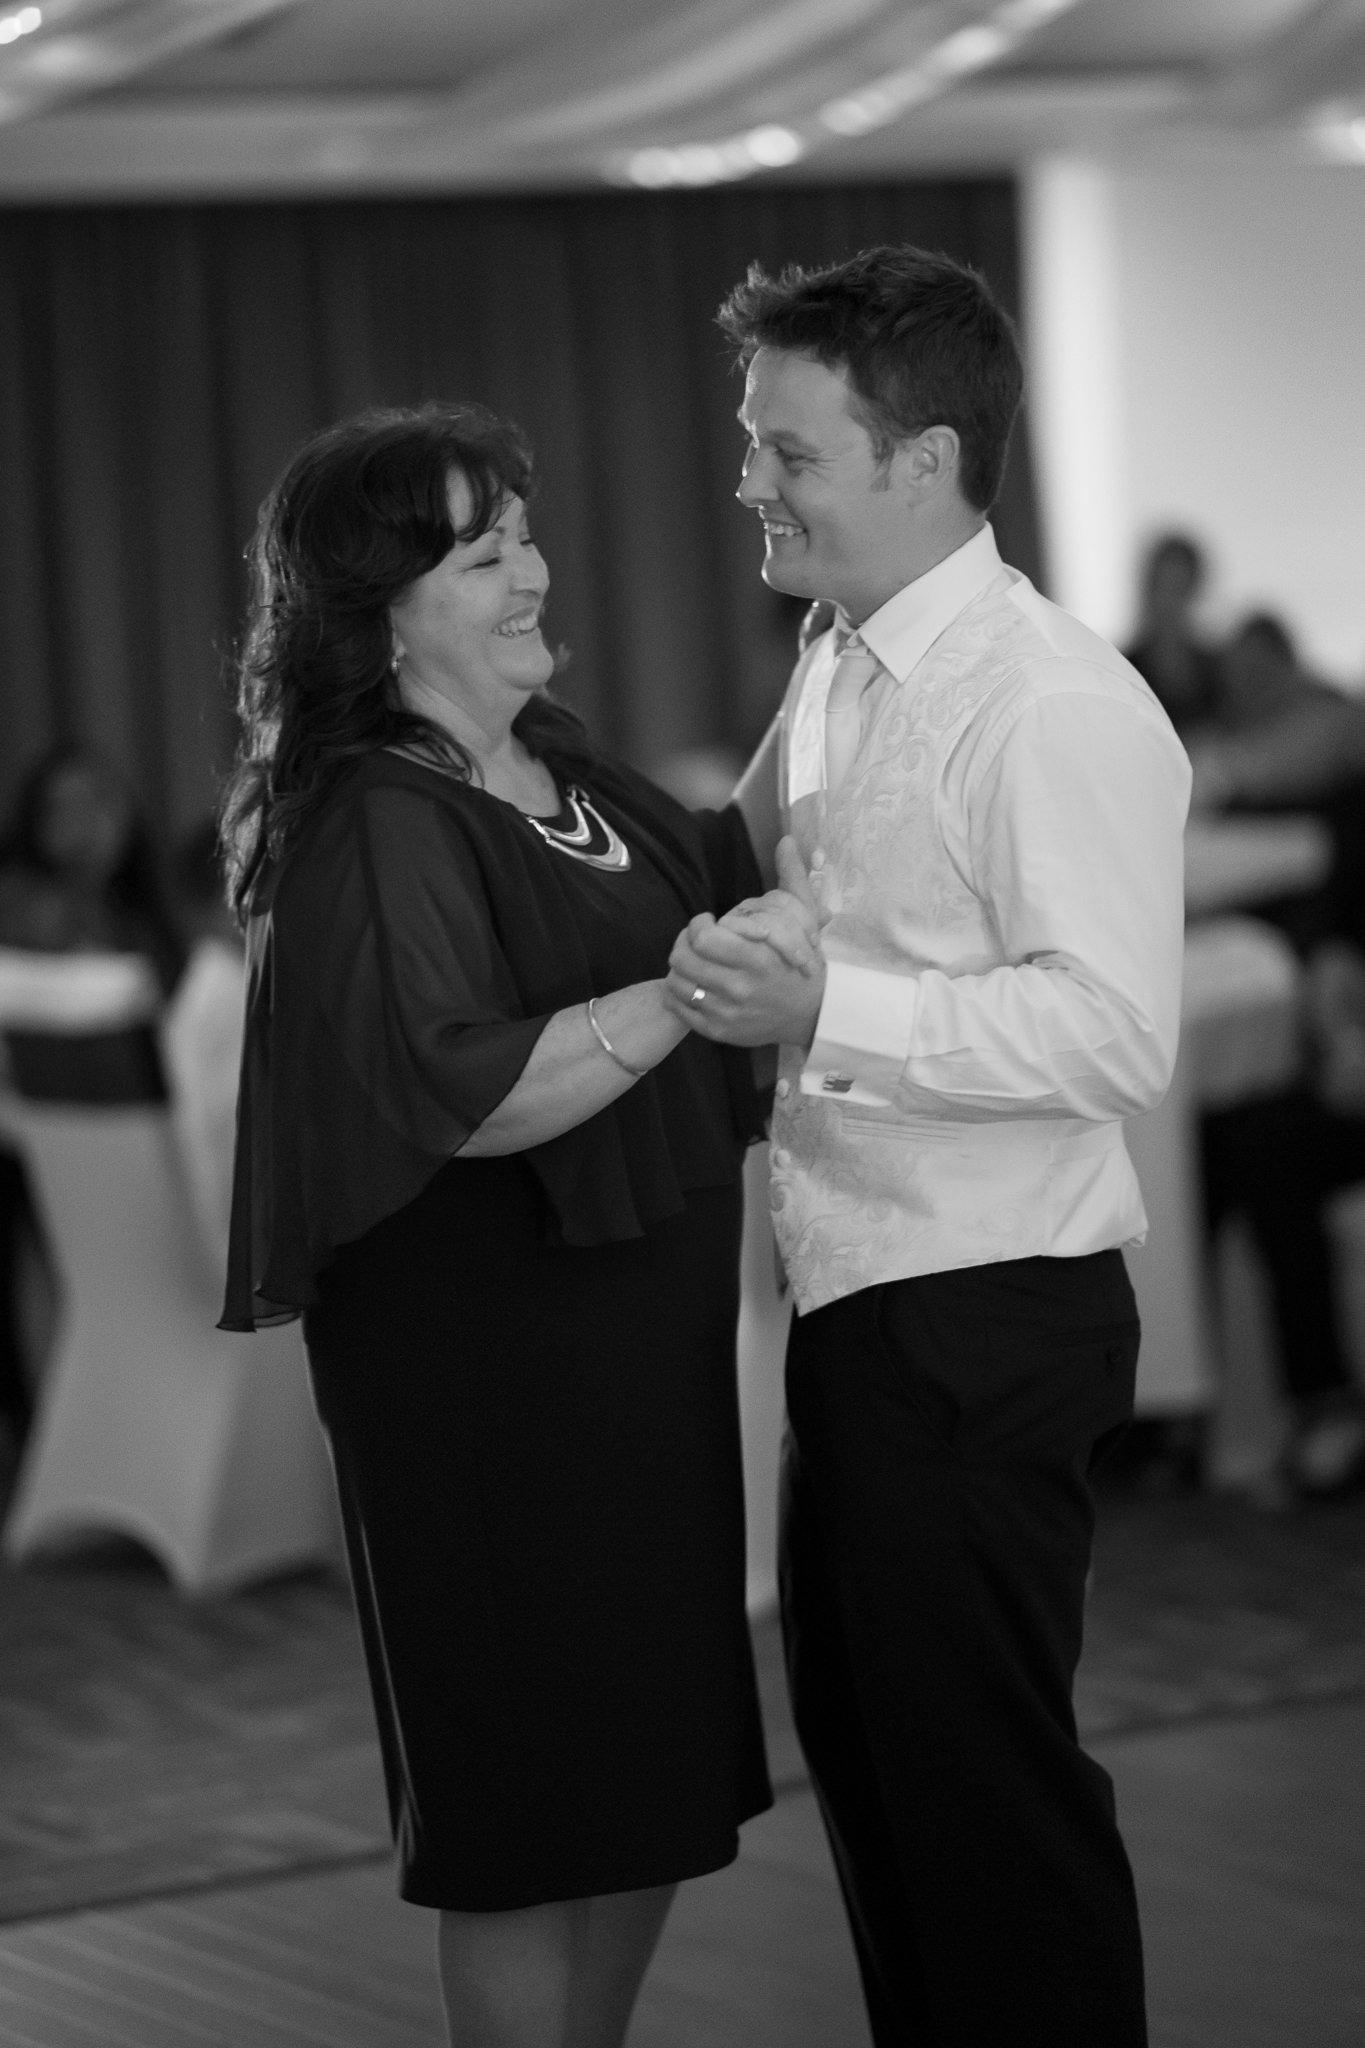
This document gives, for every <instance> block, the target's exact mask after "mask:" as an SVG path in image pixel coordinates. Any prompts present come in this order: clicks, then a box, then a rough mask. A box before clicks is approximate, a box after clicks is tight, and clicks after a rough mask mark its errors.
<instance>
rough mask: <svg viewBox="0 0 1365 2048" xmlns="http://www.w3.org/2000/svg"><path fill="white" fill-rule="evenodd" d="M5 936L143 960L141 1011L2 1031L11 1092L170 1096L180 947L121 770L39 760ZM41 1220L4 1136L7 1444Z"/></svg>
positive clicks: (23, 789)
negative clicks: (165, 1003) (156, 1020)
mask: <svg viewBox="0 0 1365 2048" xmlns="http://www.w3.org/2000/svg"><path fill="white" fill-rule="evenodd" d="M0 947H2V948H6V949H14V950H15V951H16V952H18V953H21V954H28V953H126V954H135V955H139V956H141V958H142V959H143V960H145V962H146V981H147V988H146V1000H145V1004H144V1005H143V1009H144V1013H145V1014H144V1016H143V1018H142V1020H141V1021H138V1022H133V1023H127V1024H124V1025H121V1026H119V1027H117V1028H107V1029H95V1030H84V1031H75V1030H73V1029H70V1028H67V1029H63V1030H61V1031H56V1030H46V1031H45V1030H38V1029H34V1028H31V1027H29V1028H24V1029H20V1028H18V1027H14V1028H11V1029H9V1030H6V1031H5V1032H4V1034H3V1040H2V1041H0V1076H2V1077H4V1079H6V1080H7V1081H8V1083H9V1085H11V1086H12V1087H13V1088H14V1089H15V1090H16V1092H17V1093H19V1094H21V1095H24V1096H27V1097H29V1098H30V1099H33V1100H37V1101H48V1102H64V1103H104V1104H108V1103H129V1102H147V1101H152V1102H159V1101H161V1100H162V1099H163V1098H164V1096H165V1092H166V1091H165V1083H164V1080H163V1077H162V1071H161V1062H160V1057H159V1054H158V1050H157V1040H156V1032H155V1028H154V1024H153V1021H152V1016H151V1014H150V1012H152V1011H153V1010H154V1009H155V1008H156V1006H157V1003H158V998H159V996H164V995H166V994H167V993H168V992H169V990H170V988H171V987H172V985H173V983H174V982H175V979H176V976H177V975H178V973H179V970H180V965H181V960H182V957H183V955H182V951H181V946H180V940H179V937H178V935H177V932H176V929H175V925H174V923H173V920H172V918H171V916H170V913H169V911H168V909H167V907H166V901H165V897H164V893H163V891H162V888H161V883H160V877H159V873H158V868H157V862H156V855H155V852H154V850H153V845H152V839H151V834H150V833H149V831H148V830H147V827H146V826H145V824H144V823H143V822H142V820H141V818H140V817H139V815H138V813H137V810H136V808H135V806H134V803H133V800H132V798H131V796H130V795H129V793H128V790H127V788H126V787H125V786H124V784H123V783H122V781H121V780H120V779H119V777H118V776H117V775H116V774H115V773H114V771H113V769H112V768H111V767H110V766H109V765H108V763H107V762H105V761H104V760H103V759H102V757H101V756H100V755H98V754H96V753H94V752H92V751H91V750H89V749H88V748H85V747H81V746H77V745H74V744H72V743H69V742H64V743H62V744H61V745H58V746H55V747H53V748H51V749H50V750H49V751H48V752H47V753H45V754H44V755H42V756H41V758H40V759H39V760H38V761H37V762H35V763H34V765H33V767H32V768H31V769H30V770H29V772H28V774H27V775H26V776H25V777H24V780H23V782H22V784H21V785H20V789H19V794H18V798H17V801H16V805H15V812H14V818H13V822H12V824H11V826H10V828H9V830H8V831H7V832H6V833H5V834H4V836H3V838H2V839H0ZM26 1241H27V1244H28V1245H29V1246H30V1247H31V1246H34V1245H39V1246H40V1245H41V1242H42V1230H41V1225H40V1223H39V1220H38V1217H37V1214H36V1211H35V1207H34V1203H33V1198H32V1195H31V1192H30V1190H29V1185H28V1180H27V1176H26V1174H25V1172H24V1167H23V1163H22V1161H21V1160H20V1158H19V1156H18V1154H17V1153H16V1152H14V1151H13V1150H11V1149H10V1148H9V1147H7V1146H4V1145H0V1422H3V1423H5V1424H6V1425H7V1426H8V1435H9V1437H10V1439H11V1441H12V1449H11V1455H13V1453H14V1452H16V1451H17V1450H18V1449H19V1448H20V1447H21V1446H22V1445H23V1443H24V1441H25V1440H26V1438H27V1435H28V1431H29V1427H30V1424H31V1422H32V1414H33V1397H32V1391H31V1385H30V1381H31V1373H30V1368H29V1363H28V1360H27V1357H26V1346H25V1342H24V1337H23V1332H22V1327H21V1326H22V1317H21V1315H20V1312H19V1289H20V1269H21V1261H22V1258H23V1256H24V1252H25V1243H26Z"/></svg>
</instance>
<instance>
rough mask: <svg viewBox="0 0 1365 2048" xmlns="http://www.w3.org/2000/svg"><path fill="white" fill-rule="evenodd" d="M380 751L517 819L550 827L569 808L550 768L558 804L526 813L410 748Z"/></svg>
mask: <svg viewBox="0 0 1365 2048" xmlns="http://www.w3.org/2000/svg"><path fill="white" fill-rule="evenodd" d="M380 751H381V752H382V753H385V754H392V755H394V756H395V758H396V759H398V760H400V761H410V762H411V763H412V764H413V766H414V767H416V768H429V769H430V770H431V772H432V774H433V775H439V776H441V777H442V778H443V779H444V780H445V781H446V782H453V783H454V784H455V785H456V787H457V788H460V789H476V790H478V792H479V794H480V795H481V796H489V797H492V799H493V801H494V803H497V804H505V805H506V807H507V809H508V810H509V811H515V812H516V813H517V815H518V817H522V818H538V819H539V820H540V823H541V824H542V825H552V824H553V823H554V821H555V819H556V818H562V817H563V815H564V813H565V811H566V810H567V809H568V807H569V800H568V797H567V796H566V795H565V794H564V791H563V790H562V789H561V788H560V787H559V783H558V782H557V781H556V780H555V776H554V771H553V770H552V769H550V768H547V769H546V770H545V772H546V774H547V775H548V776H549V777H550V780H551V781H552V782H554V786H555V795H556V796H557V797H558V798H559V802H558V803H557V804H556V805H555V808H554V809H553V810H552V811H528V810H525V809H523V807H522V805H520V804H519V803H517V802H515V801H514V799H513V798H511V797H510V796H499V795H498V792H497V791H496V790H495V789H490V788H489V787H488V785H487V783H485V782H476V781H475V780H474V778H473V777H472V776H469V777H465V776H463V775H456V774H455V773H454V771H453V769H450V768H446V767H444V766H443V765H442V763H441V762H440V761H433V760H431V759H429V757H428V756H427V755H425V754H419V753H417V752H415V751H414V750H413V749H412V748H410V747H383V748H381V750H380Z"/></svg>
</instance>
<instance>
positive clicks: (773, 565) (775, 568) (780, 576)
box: [762, 548, 820, 599]
mask: <svg viewBox="0 0 1365 2048" xmlns="http://www.w3.org/2000/svg"><path fill="white" fill-rule="evenodd" d="M762 573H763V581H764V582H765V583H766V584H767V586H768V588H769V590H780V591H781V592H782V595H783V596H784V597H808V598H811V599H815V598H817V597H818V596H819V595H820V593H819V591H818V590H815V589H813V588H812V584H811V578H810V576H809V574H808V573H806V572H805V570H804V565H803V564H802V563H800V562H784V561H782V560H780V559H779V557H778V556H776V555H774V553H773V551H772V549H771V548H769V550H768V551H767V553H766V554H765V555H764V557H763V572H762Z"/></svg>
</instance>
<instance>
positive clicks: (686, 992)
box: [664, 838, 825, 1046]
mask: <svg viewBox="0 0 1365 2048" xmlns="http://www.w3.org/2000/svg"><path fill="white" fill-rule="evenodd" d="M777 873H778V881H779V883H780V885H781V886H780V887H778V888H776V889H770V890H769V891H768V893H767V895H766V896H756V897H749V898H747V899H746V900H745V901H744V902H743V903H738V904H736V906H735V908H734V909H733V910H730V911H727V912H726V914H725V916H724V917H723V918H721V920H720V921H719V923H717V921H716V919H715V918H714V917H712V916H710V915H709V913H705V912H704V913H703V914H702V915H701V916H700V917H694V918H693V920H692V922H691V924H689V925H688V927H687V929H686V931H684V932H683V933H682V934H681V935H680V936H679V938H678V942H677V944H676V945H675V946H674V948H673V952H672V956H671V958H670V960H669V973H668V979H667V981H666V982H665V983H664V995H665V998H666V1000H667V1002H668V1006H669V1008H670V1009H671V1010H672V1011H673V1012H674V1013H675V1015H676V1016H678V1017H680V1018H681V1019H682V1020H683V1021H684V1023H686V1024H687V1025H688V1026H689V1027H690V1029H692V1030H693V1031H696V1032H699V1033H700V1034H701V1035H702V1037H704V1038H713V1039H718V1040H720V1041H721V1042H722V1043H724V1044H727V1045H771V1044H781V1045H801V1046H805V1045H809V1044H810V1042H811V1039H812V1038H813V1037H814V1035H815V1023H816V1019H817V1018H818V1017H819V1015H820V1004H821V1002H822V1001H823V1000H824V993H825V963H824V959H823V957H822V955H821V952H820V942H819V932H820V924H821V916H820V910H819V906H818V904H817V903H816V901H815V896H814V892H813V891H812V889H811V885H810V877H809V876H808V875H807V873H806V870H805V867H804V865H803V864H802V860H801V856H800V854H799V853H798V852H797V850H796V843H795V841H794V840H792V839H789V838H788V839H782V840H779V842H778V847H777ZM699 989H700V990H701V991H703V993H702V995H701V997H700V999H696V992H697V990H699Z"/></svg>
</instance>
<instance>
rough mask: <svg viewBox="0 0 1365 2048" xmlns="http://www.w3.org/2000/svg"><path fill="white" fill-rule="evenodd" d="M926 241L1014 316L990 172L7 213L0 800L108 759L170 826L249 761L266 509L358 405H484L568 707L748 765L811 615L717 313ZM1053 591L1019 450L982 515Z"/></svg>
mask: <svg viewBox="0 0 1365 2048" xmlns="http://www.w3.org/2000/svg"><path fill="white" fill-rule="evenodd" d="M880 241H914V242H919V243H921V244H924V245H925V246H927V247H930V248H936V249H944V250H947V251H948V252H949V253H950V254H952V255H954V256H957V257H959V258H961V259H964V260H966V261H968V262H971V263H973V264H975V265H976V266H977V267H978V268H980V269H981V270H983V271H984V272H985V274H986V275H987V276H988V277H989V278H990V279H991V281H992V282H993V284H994V285H995V287H996V289H997V290H998V292H999V293H1000V295H1001V297H1002V298H1003V300H1004V301H1005V303H1006V304H1007V305H1009V306H1011V307H1015V306H1016V305H1017V299H1018V257H1017V236H1016V213H1015V197H1014V190H1013V187H1012V185H1011V184H1009V183H1008V182H1006V181H1003V180H992V181H982V180H976V181H962V182H956V183H940V184H916V185H894V186H877V187H847V186H838V187H831V188H825V189H812V190H800V189H793V188H791V187H780V188H779V187H767V188H759V187H752V186H751V187H745V188H740V189H730V190H722V191H718V192H707V193H688V194H681V195H679V194H667V195H664V194H658V195H635V194H602V195H587V196H584V195H574V196H564V195H559V196H553V197H543V198H506V199H450V200H436V201H433V200H420V201H412V202H401V203H400V202H393V201H385V202H365V203H357V204H340V205H338V204H304V203H300V204H291V205H233V206H155V207H118V208H97V207H87V208H72V209H67V208H62V209H47V208H37V207H34V208H24V209H11V210H7V211H0V695H2V701H3V723H4V737H5V744H4V755H3V776H4V782H3V787H0V802H4V801H6V800H7V798H8V796H9V794H10V793H11V792H12V789H13V785H14V783H15V781H16V779H17V777H18V775H19V774H20V773H21V772H22V769H23V767H24V765H25V763H26V762H27V761H28V760H29V759H31V758H32V757H33V756H34V755H35V754H36V753H37V752H38V751H39V750H40V749H41V748H42V747H44V746H45V745H46V744H48V743H49V742H50V741H52V740H54V739H57V738H63V739H65V738H73V739H79V740H83V741H88V742H92V743H94V744H96V745H98V746H99V747H101V748H103V749H104V750H105V751H106V752H107V753H108V754H109V755H111V756H112V757H113V759H114V760H115V761H116V762H117V763H118V764H120V765H121V766H122V767H123V768H124V769H125V770H126V771H127V773H128V774H129V775H130V776H131V777H132V779H133V781H134V784H135V786H136V788H137V790H138V792H139V794H140V795H141V797H142V799H143V801H144V802H145V803H146V805H147V807H148V810H149V812H150V814H151V816H152V818H153V820H154V821H155V822H156V823H157V824H158V826H159V827H160V828H161V829H162V830H163V831H168V832H169V831H178V830H181V829H183V828H184V827H186V826H187V825H189V824H191V823H193V822H194V821H196V820H197V819H198V818H200V817H201V816H202V815H203V814H204V813H205V812H206V811H207V810H208V808H209V807H210V805H211V804H212V801H213V796H214V788H215V778H216V775H217V774H218V773H219V772H220V771H221V769H222V768H223V766H224V765H225V764H226V762H227V760H228V759H229V758H230V754H231V747H232V714H231V708H230V689H229V686H228V682H227V667H228V662H229V658H230V653H231V648H232V644H233V641H234V638H235V636H236V633H237V631H238V627H239V623H240V617H241V609H242V602H243V596H244V587H245V579H244V574H243V565H242V556H243V550H244V547H245V545H246V542H247V539H248V537H249V535H250V532H251V529H252V525H253V521H254V516H255V509H256V506H257V504H258V503H259V501H260V499H261V497H262V495H263V494H264V492H265V490H266V489H267V487H268V485H269V484H270V482H271V479H272V478H273V477H274V476H275V474H276V473H277V472H278V470H279V469H280V467H281V465H282V463H283V462H284V461H285V459H286V457H287V456H288V455H289V454H290V452H291V450H292V449H293V448H294V447H295V446H296V445H297V443H298V442H299V441H300V440H301V439H302V438H303V437H304V436H305V435H306V434H308V433H309V432H310V431H312V430H313V429H314V428H316V427H319V426H321V425H323V424H325V423H327V422H328V421H331V420H334V419H337V418H339V417H341V416H342V415H344V414H346V413H349V412H352V411H355V410H357V409H358V408H360V407H363V406H367V405H373V404H388V405H393V404H406V403H411V402H414V401H418V400H421V399H423V398H427V397H437V396H439V397H471V398H478V399H481V400H483V401H484V402H485V403H486V404H488V405H491V406H493V407H494V408H495V409H497V410H499V411H502V412H504V413H507V414H509V415H510V416H511V417H512V418H514V419H516V420H518V421H519V422H520V423H521V424H522V425H523V426H524V427H525V428H526V429H527V430H528V432H529V433H530V435H531V437H532V440H533V442H534V444H535V447H536V450H537V455H538V458H539V468H540V475H541V480H542V481H541V496H540V502H539V506H538V512H537V522H536V523H537V529H538V538H539V539H540V541H541V544H542V546H543V548H544V551H545V554H546V556H547V558H548V561H549V564H550V570H551V576H552V589H551V599H550V612H549V615H548V626H549V631H550V634H551V637H552V638H553V639H555V640H557V641H561V642H562V643H563V644H564V645H566V646H567V647H568V648H569V649H570V650H571V651H572V662H571V665H570V668H569V670H568V672H567V675H566V678H565V686H566V690H567V694H568V695H569V697H570V699H571V700H572V701H573V702H574V703H575V704H576V705H577V707H578V709H579V710H580V711H581V712H582V714H583V715H584V716H585V717H586V718H587V720H588V722H589V724H590V725H591V726H592V728H593V730H594V731H595V732H596V733H597V734H598V736H599V737H600V738H601V739H602V740H604V741H605V742H606V743H607V744H608V745H610V746H612V747H614V748H616V749H617V750H619V751H620V752H622V753H624V754H625V755H627V756H628V757H629V758H631V759H633V760H634V761H636V762H637V763H639V764H640V765H642V766H644V767H645V768H650V767H655V766H658V765H659V764H660V763H661V762H662V761H664V760H665V759H666V758H667V757H668V756H670V755H672V754H674V753H675V752H677V751H678V750H681V749H685V748H690V747H694V746H698V745H702V744H715V743H724V744H728V745H730V746H732V747H734V748H737V749H741V750H742V749H745V748H747V747H748V746H749V745H750V744H751V743H752V742H753V741H754V740H755V739H756V738H757V737H758V735H759V734H760V733H761V731H762V729H763V727H764V725H765V723H766V721H767V718H768V717H769V715H770V713H771V710H772V708H773V706H774V704H775V702H776V700H777V698H778V696H779V694H780V692H781V688H782V685H783V682H784V681H785V678H786V675H787V671H788V668H789V666H790V661H791V656H792V648H793V636H794V626H795V620H794V616H793V613H794V609H795V608H794V607H793V606H792V605H791V604H790V603H789V602H786V601H783V600H781V599H779V598H777V597H775V596H774V595H773V593H771V592H769V591H768V590H767V589H766V587H765V586H764V585H763V584H762V582H761V581H760V579H759V573H758V572H759V564H760V560H761V544H760V539H759V534H758V530H757V522H756V520H755V519H754V518H753V516H752V515H751V514H745V513H744V512H742V511H741V509H740V508H739V506H738V505H737V504H736V503H735V499H734V488H735V484H736V482H737V480H738V469H739V462H740V457H741V453H742V441H741V436H740V433H739V429H738V427H737V426H736V423H735V418H734V413H735V408H736V406H737V405H738V403H739V399H740V396H741V385H740V383H739V380H738V378H737V376H736V375H735V373H734V372H733V370H732V369H731V367H730V364H729V361H728V358H727V354H726V351H725V348H724V344H723V342H722V339H721V336H720V334H719V332H718V330H717V329H716V327H715V326H714V323H713V317H712V316H713V314H714V312H715V309H716V306H717V304H718V303H719V301H720V300H721V298H722V297H723V296H724V295H725V293H726V291H727V290H728V289H729V287H730V286H731V285H732V284H733V283H734V282H735V280H736V279H738V278H739V277H740V276H742V275H743V273H744V270H745V269H746V267H747V265H748V264H749V263H750V262H751V261H752V260H753V259H755V258H757V259H759V260H760V261H762V262H763V263H764V264H766V265H768V266H769V267H771V266H773V265H780V264H783V263H786V262H790V261H801V262H807V263H810V262H823V261H827V260H830V259H833V258H837V257H840V256H844V255H847V254H851V253H852V252H853V251H854V250H856V249H858V248H861V247H865V246H867V245H868V244H870V243H873V242H880ZM996 527H997V532H998V535H999V538H1000V541H1001V545H1002V549H1003V552H1004V554H1005V555H1006V558H1007V559H1009V560H1011V561H1013V562H1014V563H1015V564H1016V565H1017V566H1018V567H1020V568H1022V569H1024V570H1025V571H1026V572H1027V573H1029V574H1030V575H1033V576H1034V577H1035V578H1036V577H1037V575H1038V568H1039V564H1038V559H1037V542H1036V527H1035V520H1034V513H1033V495H1032V489H1031V483H1030V476H1029V467H1028V449H1027V442H1026V437H1025V436H1024V434H1023V433H1022V432H1021V433H1020V434H1019V435H1018V436H1017V438H1016V444H1015V447H1014V451H1013V455H1012V459H1011V467H1010V472H1009V477H1008V481H1007V485H1006V489H1005V493H1004V497H1003V500H1002V503H1001V505H1000V507H999V508H998V513H997V518H996Z"/></svg>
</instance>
